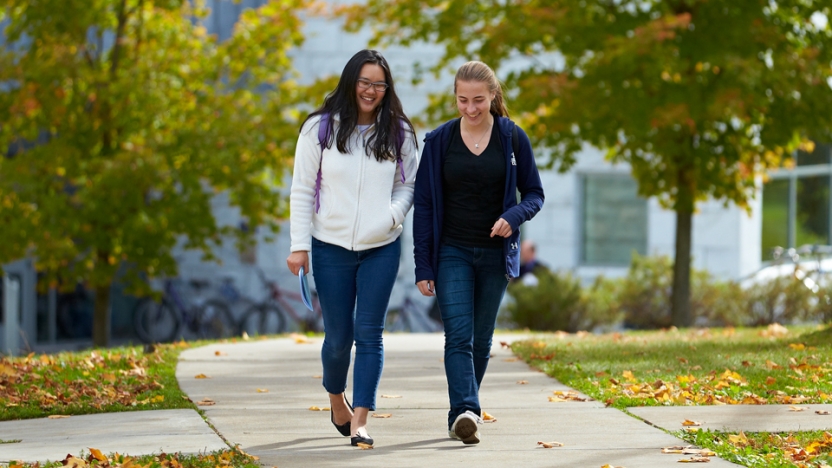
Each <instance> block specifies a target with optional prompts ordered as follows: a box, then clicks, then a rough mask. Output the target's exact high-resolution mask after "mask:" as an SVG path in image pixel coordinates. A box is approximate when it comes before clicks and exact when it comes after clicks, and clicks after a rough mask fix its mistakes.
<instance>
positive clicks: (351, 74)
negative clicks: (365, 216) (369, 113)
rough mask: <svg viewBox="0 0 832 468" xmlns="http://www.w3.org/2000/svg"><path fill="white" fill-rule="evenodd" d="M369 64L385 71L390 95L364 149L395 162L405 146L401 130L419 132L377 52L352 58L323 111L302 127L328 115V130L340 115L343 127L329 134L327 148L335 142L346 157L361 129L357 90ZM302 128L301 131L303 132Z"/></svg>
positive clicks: (383, 102)
mask: <svg viewBox="0 0 832 468" xmlns="http://www.w3.org/2000/svg"><path fill="white" fill-rule="evenodd" d="M368 63H370V64H374V65H378V66H379V67H381V69H382V70H384V78H385V82H386V83H387V91H386V92H385V93H384V96H383V97H382V99H381V103H380V104H379V105H378V107H377V108H376V113H375V116H374V120H375V132H373V134H372V135H371V136H370V138H368V139H367V140H366V141H365V142H364V149H365V151H366V152H367V154H370V155H373V156H375V158H376V160H377V161H384V160H395V159H396V156H397V152H398V149H399V148H400V147H401V145H402V143H403V142H400V141H399V135H400V131H399V128H400V126H401V125H407V127H409V129H410V131H411V132H413V133H414V134H415V133H416V131H415V130H414V129H413V124H412V123H411V122H410V120H409V119H408V118H407V116H406V115H404V110H403V108H402V103H401V101H400V100H399V97H398V96H397V95H396V87H395V86H394V84H393V75H392V74H391V73H390V66H389V65H388V64H387V60H385V59H384V56H382V55H381V54H380V53H379V52H378V51H375V50H369V49H364V50H361V51H359V52H357V53H356V54H355V55H353V56H352V58H351V59H350V60H349V61H348V62H347V64H346V65H345V66H344V70H343V71H342V72H341V78H340V79H339V80H338V86H336V87H335V90H334V91H332V92H331V93H329V94H328V95H327V96H326V99H324V103H323V105H322V106H321V107H319V108H318V109H317V110H315V111H314V112H312V113H311V114H309V116H308V117H306V119H305V120H304V121H303V124H306V121H307V120H309V119H310V118H312V117H313V116H316V115H322V114H328V118H329V128H334V126H333V116H334V115H335V114H336V113H337V114H338V116H339V118H340V125H339V126H338V131H337V132H330V135H329V138H328V140H327V141H326V147H327V148H331V147H332V142H333V139H334V140H335V145H336V147H337V148H338V151H340V152H341V153H347V152H348V151H349V148H348V147H347V144H348V142H349V139H350V135H352V133H353V132H354V131H355V128H356V126H357V125H358V104H357V99H358V95H357V94H356V91H355V88H356V85H357V83H358V78H359V75H360V74H361V68H362V67H364V65H366V64H368ZM303 124H302V125H301V128H303ZM401 134H402V136H404V137H405V138H406V134H405V133H404V132H401Z"/></svg>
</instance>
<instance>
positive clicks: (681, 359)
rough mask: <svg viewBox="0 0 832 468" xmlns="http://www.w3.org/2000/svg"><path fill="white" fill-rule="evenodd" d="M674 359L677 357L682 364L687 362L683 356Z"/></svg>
mask: <svg viewBox="0 0 832 468" xmlns="http://www.w3.org/2000/svg"><path fill="white" fill-rule="evenodd" d="M676 359H678V360H679V362H681V363H682V364H687V363H688V360H687V359H685V358H683V357H677V358H676Z"/></svg>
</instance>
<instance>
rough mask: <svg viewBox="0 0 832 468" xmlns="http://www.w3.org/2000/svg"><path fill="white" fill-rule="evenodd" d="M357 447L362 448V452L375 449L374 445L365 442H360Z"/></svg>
mask: <svg viewBox="0 0 832 468" xmlns="http://www.w3.org/2000/svg"><path fill="white" fill-rule="evenodd" d="M356 446H357V447H358V448H360V449H361V450H372V449H373V446H372V445H370V444H365V443H364V442H359V443H358V444H357V445H356Z"/></svg>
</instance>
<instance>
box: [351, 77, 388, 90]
mask: <svg viewBox="0 0 832 468" xmlns="http://www.w3.org/2000/svg"><path fill="white" fill-rule="evenodd" d="M370 86H372V87H373V89H374V90H375V91H376V92H377V93H383V92H385V91H387V83H385V82H383V81H376V82H375V83H373V82H372V81H370V80H368V79H366V78H359V79H358V87H359V88H361V89H369V88H370Z"/></svg>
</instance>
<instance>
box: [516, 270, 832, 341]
mask: <svg viewBox="0 0 832 468" xmlns="http://www.w3.org/2000/svg"><path fill="white" fill-rule="evenodd" d="M535 275H536V277H537V279H538V284H537V285H528V284H523V282H519V281H518V282H513V283H511V284H510V285H509V287H508V293H509V295H510V296H511V297H512V298H513V302H511V303H509V304H508V306H507V308H506V309H507V311H508V313H509V317H508V318H509V320H510V321H511V322H513V323H514V324H516V325H517V326H519V327H523V328H529V329H532V330H540V331H555V330H563V331H568V332H575V331H579V330H599V329H604V328H612V327H613V326H614V325H616V324H618V323H620V322H621V321H622V320H623V324H624V326H626V327H629V328H636V329H655V328H667V327H669V326H671V324H672V323H671V315H670V309H671V296H670V295H671V289H672V285H673V260H672V259H670V258H669V257H667V256H653V257H647V256H641V255H638V254H633V258H632V263H631V264H630V268H629V270H628V272H627V276H625V277H624V278H621V279H606V278H604V277H598V278H597V279H596V280H595V282H594V283H593V284H592V285H590V286H586V287H582V285H581V282H580V280H579V279H578V278H576V277H574V276H573V275H572V274H571V273H561V272H552V271H549V270H547V269H545V268H542V269H539V270H536V271H535ZM690 301H691V315H692V316H693V323H694V325H695V326H703V327H711V326H719V327H729V326H742V325H748V326H759V325H768V324H771V323H775V322H778V323H784V324H785V323H793V322H803V321H813V320H822V321H824V322H829V321H832V285H829V286H826V287H823V288H821V289H819V290H818V292H817V293H815V292H813V291H812V290H811V289H809V288H807V287H806V286H805V285H804V284H803V283H801V282H800V281H797V280H795V279H794V278H793V277H790V276H789V277H782V278H776V279H774V280H771V281H768V282H766V283H760V284H756V285H753V286H750V287H748V288H743V287H742V286H741V285H740V284H739V283H738V282H736V281H720V280H717V279H715V278H714V277H713V276H712V275H711V274H710V273H708V272H707V271H702V270H695V269H692V270H691V298H690Z"/></svg>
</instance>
